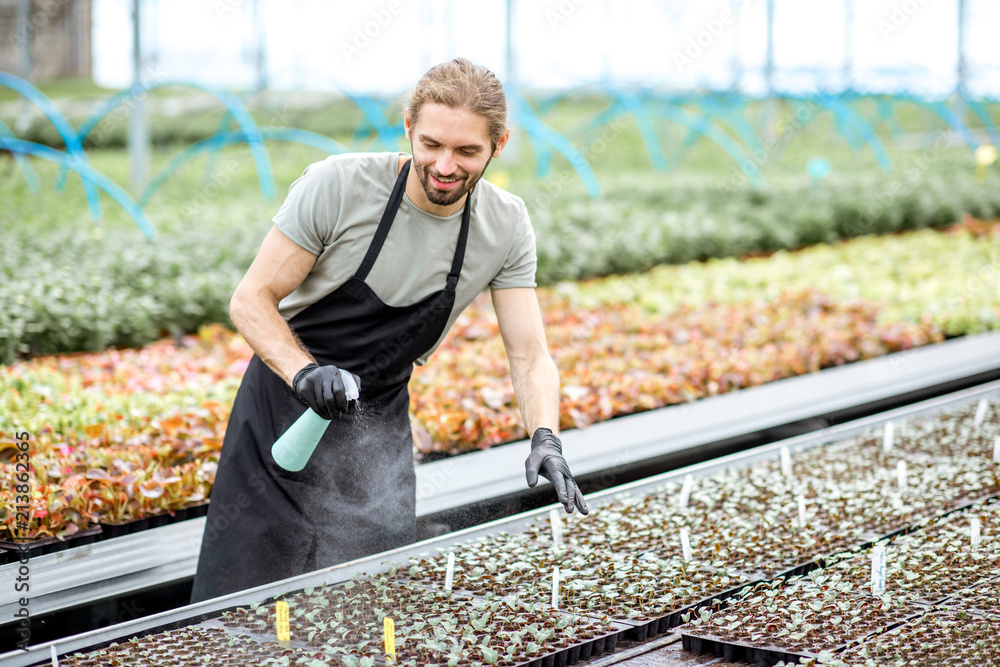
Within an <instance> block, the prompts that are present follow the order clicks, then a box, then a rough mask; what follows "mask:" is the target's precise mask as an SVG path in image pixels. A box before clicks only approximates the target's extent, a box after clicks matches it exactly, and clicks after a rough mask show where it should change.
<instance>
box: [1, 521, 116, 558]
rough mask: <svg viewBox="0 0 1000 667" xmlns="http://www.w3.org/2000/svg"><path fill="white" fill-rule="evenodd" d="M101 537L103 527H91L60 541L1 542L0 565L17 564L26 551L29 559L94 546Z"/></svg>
mask: <svg viewBox="0 0 1000 667" xmlns="http://www.w3.org/2000/svg"><path fill="white" fill-rule="evenodd" d="M100 537H101V527H100V526H91V527H90V528H85V529H84V530H80V531H77V532H76V533H75V534H73V535H70V536H69V537H66V538H63V539H59V538H58V537H43V538H42V539H40V540H27V541H24V542H9V541H6V540H5V541H0V565H6V564H8V563H15V562H17V561H18V560H19V559H20V557H21V556H20V552H21V551H22V550H24V549H27V550H28V558H37V557H38V556H44V555H45V554H51V553H55V552H57V551H63V550H65V549H70V548H73V547H80V546H83V545H85V544H92V543H94V542H96V541H97V540H98V539H100Z"/></svg>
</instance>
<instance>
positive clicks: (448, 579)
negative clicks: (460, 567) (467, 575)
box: [444, 551, 455, 591]
mask: <svg viewBox="0 0 1000 667" xmlns="http://www.w3.org/2000/svg"><path fill="white" fill-rule="evenodd" d="M454 584H455V552H454V551H453V552H451V553H449V554H448V569H447V570H445V572H444V589H445V590H446V591H450V590H451V589H452V586H454Z"/></svg>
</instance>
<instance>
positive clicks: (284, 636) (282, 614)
mask: <svg viewBox="0 0 1000 667" xmlns="http://www.w3.org/2000/svg"><path fill="white" fill-rule="evenodd" d="M274 630H275V633H276V634H277V635H278V641H279V642H287V641H291V639H292V633H291V628H290V627H289V625H288V603H287V602H285V601H284V600H278V601H277V602H275V603H274Z"/></svg>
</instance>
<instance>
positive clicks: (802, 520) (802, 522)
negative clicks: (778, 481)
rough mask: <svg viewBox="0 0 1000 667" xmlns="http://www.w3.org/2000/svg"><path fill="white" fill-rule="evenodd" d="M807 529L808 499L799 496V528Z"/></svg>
mask: <svg viewBox="0 0 1000 667" xmlns="http://www.w3.org/2000/svg"><path fill="white" fill-rule="evenodd" d="M805 527H806V497H805V496H804V495H802V494H801V493H800V494H799V528H805Z"/></svg>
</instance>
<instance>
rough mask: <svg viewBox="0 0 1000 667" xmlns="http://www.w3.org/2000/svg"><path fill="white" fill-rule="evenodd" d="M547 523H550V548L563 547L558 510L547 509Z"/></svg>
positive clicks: (557, 548)
mask: <svg viewBox="0 0 1000 667" xmlns="http://www.w3.org/2000/svg"><path fill="white" fill-rule="evenodd" d="M549 523H550V524H552V548H553V549H555V550H557V551H558V550H559V549H562V547H563V534H562V519H560V518H559V510H549Z"/></svg>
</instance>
